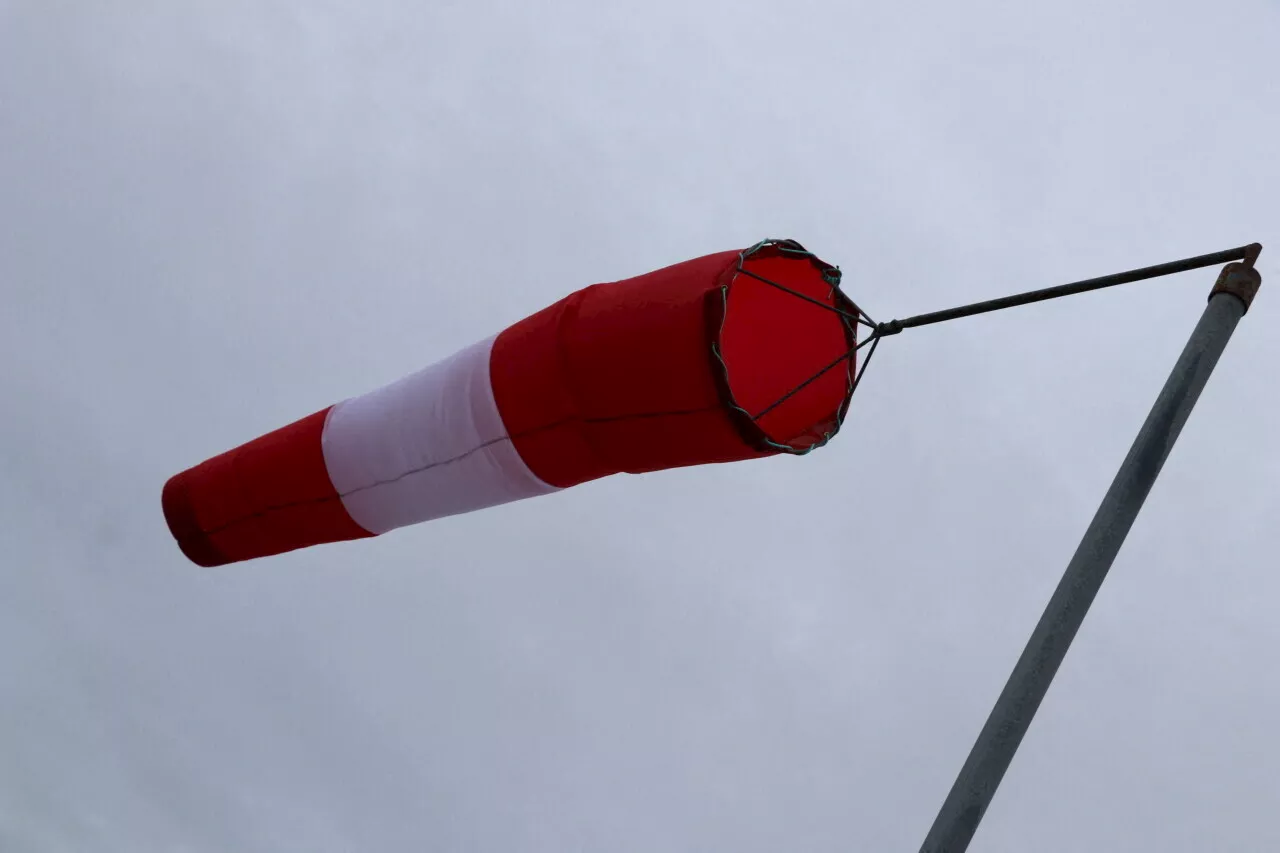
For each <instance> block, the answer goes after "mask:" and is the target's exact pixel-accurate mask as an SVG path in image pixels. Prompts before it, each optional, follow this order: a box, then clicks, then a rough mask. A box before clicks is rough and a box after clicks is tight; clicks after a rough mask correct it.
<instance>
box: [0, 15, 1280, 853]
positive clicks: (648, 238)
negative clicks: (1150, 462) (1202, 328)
mask: <svg viewBox="0 0 1280 853" xmlns="http://www.w3.org/2000/svg"><path fill="white" fill-rule="evenodd" d="M784 9H785V11H784ZM1278 37H1280V8H1278V7H1277V6H1276V4H1275V3H1268V2H1235V0H1231V2H1224V3H1221V4H1218V5H1217V6H1216V8H1213V9H1212V10H1211V7H1210V6H1209V5H1207V4H1203V3H1190V2H1178V3H1167V2H1164V3H1162V2H1145V3H1113V2H1084V3H1082V2H1079V0H1072V2H1054V3H1035V4H1020V5H1019V4H1007V3H993V2H976V3H965V4H960V5H957V4H949V3H940V2H934V3H906V2H900V3H892V4H890V3H880V4H859V3H848V2H830V0H827V2H794V3H791V4H789V5H785V4H784V5H783V6H779V5H778V4H772V3H763V2H755V0H751V2H738V3H729V2H723V0H719V2H711V1H710V0H685V2H678V3H677V2H669V0H649V2H645V3H631V2H627V3H587V2H571V3H569V2H562V3H546V4H538V3H524V4H519V3H497V2H487V0H469V2H431V3H409V2H393V1H392V0H371V2H364V3H359V4H357V3H336V2H314V0H313V2H306V3H304V2H298V0H289V2H284V0H216V2H215V0H200V2H197V0H191V2H185V3H163V2H155V1H154V0H153V2H144V0H105V1H104V2H96V3H88V2H75V0H0V294H2V295H3V302H2V303H0V306H2V307H0V363H2V364H3V367H2V368H0V398H2V399H3V400H4V414H3V417H2V418H0V848H2V849H3V850H4V851H6V853H8V851H13V853H46V851H48V853H54V851H59V853H60V851H76V853H84V851H129V853H137V851H174V853H177V851H184V853H195V851H200V853H205V851H209V853H213V851H229V850H235V851H238V853H257V852H258V851H264V852H265V851H272V853H276V851H286V850H287V851H306V853H339V851H343V852H344V853H345V851H353V850H359V851H410V850H413V851H418V850H431V851H495V853H496V852H497V851H503V853H507V852H508V851H557V853H558V851H568V850H575V851H576V850H583V851H597V850H598V851H611V853H631V851H635V853H640V851H644V853H651V851H657V850H662V851H712V850H716V851H721V850H723V851H735V853H750V851H761V853H763V851H779V850H788V851H814V853H817V852H818V851H848V850H867V851H873V850H874V851H891V850H915V849H916V848H917V847H918V845H919V843H920V841H921V840H922V839H923V836H924V833H925V830H926V829H927V828H928V825H929V823H930V821H931V820H932V818H933V815H934V813H935V811H936V809H937V807H938V805H939V803H940V802H941V799H942V797H943V796H944V794H945V793H946V790H947V788H948V787H949V786H950V784H951V781H952V779H953V777H954V774H955V772H956V771H957V769H958V768H959V766H960V764H961V762H962V760H963V758H964V756H965V754H966V752H967V751H968V749H969V746H970V744H971V743H972V740H973V737H974V736H975V735H976V733H977V731H978V728H979V727H980V725H981V723H982V720H983V719H984V717H985V715H986V713H987V711H988V709H989V707H990V704H991V702H992V700H993V699H994V698H995V696H996V694H997V692H998V691H999V688H1000V686H1001V685H1002V684H1003V682H1004V679H1005V678H1006V677H1007V675H1008V672H1009V669H1010V667H1011V666H1012V664H1013V661H1014V660H1015V659H1016V657H1017V654H1018V653H1019V651H1020V650H1021V648H1022V645H1023V643H1024V642H1025V640H1026V637H1027V635H1028V634H1029V632H1030V630H1031V628H1032V626H1033V624H1034V622H1035V620H1036V618H1037V617H1038V616H1039V613H1040V611H1041V608H1042V607H1043V605H1044V603H1045V601H1046V600H1047V598H1048V596H1049V594H1050V592H1051V590H1052V588H1053V586H1054V584H1055V583H1056V582H1057V580H1058V577H1059V576H1060V574H1061V571H1062V568H1063V566H1064V565H1065V563H1066V560H1067V559H1068V557H1069V556H1070V553H1071V551H1072V550H1073V549H1074V547H1075V545H1076V543H1077V541H1078V539H1079V536H1080V534H1081V532H1082V531H1083V530H1084V527H1085V525H1086V524H1087V522H1088V520H1089V518H1090V516H1091V515H1092V513H1093V511H1094V508H1095V507H1096V504H1097V501H1098V499H1099V498H1100V497H1101V495H1102V492H1103V491H1104V490H1105V488H1106V486H1107V484H1108V482H1109V481H1110V478H1111V476H1112V474H1113V473H1114V470H1115V467H1116V465H1117V464H1118V463H1119V461H1120V459H1121V458H1122V457H1123V455H1124V453H1125V451H1126V450H1127V447H1128V445H1129V442H1130V441H1131V440H1132V438H1133V435H1134V434H1135V432H1136V430H1137V428H1138V426H1139V425H1140V423H1141V421H1142V418H1143V417H1144V416H1145V413H1146V411H1147V408H1148V407H1149V405H1150V403H1151V401H1152V400H1153V399H1154V397H1155V395H1156V392H1157V391H1158V389H1159V387H1160V384H1161V383H1162V382H1163V380H1164V377H1165V375H1166V374H1167V371H1168V369H1169V367H1170V366H1171V364H1172V362H1173V359H1174V358H1175V357H1176V355H1177V353H1178V351H1179V350H1180V348H1181V347H1182V344H1183V343H1184V341H1185V339H1186V336H1187V334H1188V333H1189V331H1190V330H1191V328H1192V326H1193V325H1194V324H1195V321H1196V319H1197V317H1198V315H1199V312H1200V311H1201V309H1202V306H1203V304H1204V299H1205V295H1206V294H1207V292H1208V288H1209V286H1210V284H1211V282H1212V279H1213V276H1214V272H1213V271H1202V272H1198V273H1192V274H1187V275H1182V276H1178V277H1175V278H1172V279H1165V280H1162V281H1159V282H1153V283H1147V284H1142V285H1135V286H1132V287H1130V288H1128V289H1124V290H1121V291H1111V292H1105V293H1101V294H1093V295H1090V296H1085V297H1079V298H1077V299H1075V300H1071V301H1068V302H1059V303H1055V304H1052V305H1042V306H1036V307H1029V308H1024V309H1019V310H1018V311H1016V312H1005V313H1003V314H999V315H992V316H988V317H983V318H978V319H973V320H970V321H965V322H963V323H956V324H950V325H946V326H939V327H935V328H931V329H927V330H919V331H916V332H911V333H909V334H904V335H902V336H901V337H899V338H895V339H892V340H890V341H888V342H886V344H885V345H884V346H883V347H881V349H880V353H879V354H878V355H877V358H876V362H875V363H874V364H873V369H872V371H871V372H870V374H869V375H868V379H867V381H866V383H865V384H864V386H863V387H862V388H861V389H860V391H859V394H858V399H857V401H856V404H855V407H854V410H853V413H852V415H851V418H850V421H849V424H848V426H847V428H846V431H845V432H844V433H842V434H841V436H840V437H839V438H838V440H836V441H835V442H833V444H832V445H831V446H829V447H828V448H825V449H824V450H822V451H821V452H819V453H816V454H814V455H812V456H809V457H805V458H802V459H793V458H784V459H775V460H769V461H764V462H757V463H750V464H742V465H735V466H723V467H716V468H704V469H694V470H687V471H680V472H669V473H664V474H660V475H653V476H645V477H626V478H615V479H612V480H606V481H602V482H598V483H594V484H591V485H589V486H585V487H582V488H578V489H573V490H570V491H569V492H566V493H563V494H560V495H556V496H552V497H547V498H539V499H536V500H532V501H527V502H524V503H520V504H515V505H510V506H505V507H499V508H496V509H493V510H489V511H486V512H483V513H479V514H474V515H469V516H463V517H458V518H452V519H446V520H443V521H439V522H435V523H432V524H429V525H424V526H420V527H416V528H412V529H408V530H403V531H399V532H396V533H393V534H390V535H388V536H386V537H384V538H380V539H378V540H373V541H364V542H357V543H351V544H346V545H340V546H332V547H328V548H321V549H313V550H309V551H305V552H300V553H295V554H291V555H286V556H282V557H279V558H274V559H270V560H264V561H260V562H255V563H252V564H246V565H241V566H234V567H229V568H226V569H222V570H215V571H210V570H200V569H197V568H196V567H194V566H192V565H191V564H189V563H187V562H186V561H185V560H184V559H183V557H182V556H181V555H180V553H179V552H178V550H177V548H176V547H175V546H174V544H173V542H172V540H171V539H170V538H169V535H168V532H167V530H166V529H165V527H164V522H163V519H162V516H161V513H160V500H159V499H160V488H161V486H162V484H163V482H164V480H165V478H167V477H168V476H169V475H170V474H172V473H174V472H176V471H178V470H181V469H182V468H185V467H187V466H188V465H191V464H193V463H195V462H198V461H200V460H201V459H203V458H205V457H207V456H209V455H211V454H213V453H217V452H219V451H221V450H223V449H226V448H227V447H229V446H232V445H234V444H238V443H240V442H241V441H244V440H246V439H248V438H252V437H253V436H255V435H257V434H259V433H261V432H263V431H266V430H269V429H272V428H274V427H276V426H279V425H281V424H284V423H286V422H288V421H290V420H293V419H294V418H296V417H299V416H301V415H304V414H307V413H309V412H312V411H314V410H316V409H318V408H320V407H322V406H324V405H327V404H328V403H331V402H334V401H336V400H339V399H341V398H343V397H346V396H349V395H353V394H356V393H360V392H362V391H364V390H367V389H369V388H372V387H375V386H376V385H379V384H381V383H383V382H386V381H388V380H390V379H393V378H396V377H398V376H400V375H401V374H403V373H406V372H408V371H410V370H413V369H416V368H417V367H419V366H421V365H423V364H426V363H428V362H431V361H434V360H436V359H438V358H440V357H442V356H444V355H447V354H449V353H451V352H452V351H454V350H455V349H457V348H458V347H460V346H463V345H465V344H468V343H470V342H471V341H473V340H475V339H477V338H480V337H484V336H486V335H488V334H490V333H491V332H494V331H497V330H499V329H501V328H503V327H504V326H506V325H508V324H509V323H511V322H513V321H515V320H517V319H519V318H521V317H523V316H525V315H526V314H528V313H530V312H531V311H533V310H536V309H537V308H540V307H542V306H543V305H545V304H547V303H549V302H551V301H553V300H555V299H557V298H559V297H560V296H561V295H563V294H565V293H567V292H569V291H570V290H573V289H576V288H578V287H581V286H583V285H585V284H589V283H592V282H595V281H602V280H610V279H615V278H619V277H624V276H628V275H633V274H636V273H640V272H644V271H647V270H649V269H653V268H655V267H659V266H662V265H665V264H667V263H671V262H674V261H678V260H682V259H684V258H687V257H692V256H695V255H700V254H704V253H706V252H711V251H719V250H722V249H726V248H734V247H741V246H745V245H748V244H750V243H752V242H754V241H756V240H758V239H760V238H762V237H766V236H792V237H795V238H797V239H799V240H801V241H802V242H804V243H805V244H806V245H807V246H808V247H809V248H811V249H813V250H815V251H816V252H818V253H819V254H821V255H822V256H823V257H824V258H826V259H827V260H830V261H832V262H834V263H839V264H841V265H842V267H843V268H844V269H845V271H846V279H845V280H846V282H847V285H848V288H849V290H850V291H851V293H853V294H854V295H855V298H857V299H858V300H859V301H860V302H862V303H863V304H864V305H865V307H866V308H867V310H868V311H870V312H871V313H872V314H873V315H875V316H876V317H877V318H888V317H892V316H895V315H896V316H903V315H906V314H911V313H915V312H917V311H923V310H931V309H934V308H941V307H947V306H949V305H951V304H953V303H957V302H963V301H969V300H973V299H980V298H986V297H990V296H996V295H1001V294H1004V293H1007V292H1012V291H1015V290H1020V289H1027V288H1031V287H1040V286H1044V285H1048V284H1052V283H1057V282H1059V281H1066V280H1070V279H1073V278H1082V277H1086V276H1091V275H1095V274H1102V273H1105V272H1110V271H1113V270H1118V269H1124V268H1128V267H1131V266H1140V265H1145V264H1148V263H1155V262H1159V261H1162V260H1167V259H1172V258H1175V257H1181V256H1184V255H1189V254H1197V253H1200V252H1207V251H1213V250H1216V249H1219V248H1225V247H1229V246H1236V245H1240V244H1242V243H1246V242H1249V241H1253V240H1259V241H1261V242H1263V243H1264V244H1268V246H1269V248H1268V249H1267V251H1265V252H1264V253H1263V256H1262V262H1261V264H1260V267H1261V269H1262V272H1263V277H1264V286H1263V290H1262V293H1261V295H1260V296H1259V298H1258V301H1257V303H1256V304H1255V306H1254V309H1253V310H1252V311H1251V312H1250V314H1249V315H1248V317H1247V318H1246V319H1245V321H1244V322H1243V323H1242V324H1241V326H1240V328H1239V330H1238V332H1237V334H1236V337H1235V339H1234V340H1233V341H1232V343H1231V345H1230V347H1229V348H1228V350H1227V353H1226V355H1225V356H1224V358H1223V359H1222V361H1221V362H1220V364H1219V367H1218V371H1217V373H1216V374H1215V375H1214V377H1213V378H1212V380H1211V381H1210V384H1209V387H1208V389H1207V391H1206V392H1205V394H1204V396H1203V397H1202V398H1201V402H1200V405H1199V408H1198V410H1197V411H1196V412H1195V414H1194V416H1193V417H1192V419H1191V421H1190V423H1189V424H1188V426H1187V428H1186V430H1185V432H1184V433H1183V436H1182V438H1181V440H1180V443H1179V445H1178V447H1177V448H1176V450H1175V452H1174V454H1173V456H1172V458H1171V459H1170V461H1169V463H1168V465H1167V466H1166V468H1165V471H1164V474H1163V476H1162V478H1161V481H1160V483H1159V484H1158V486H1157V488H1156V490H1155V492H1154V494H1153V495H1152V497H1151V499H1150V501H1149V502H1148V504H1147V507H1146V509H1145V510H1144V512H1143V514H1142V516H1141V517H1140V518H1139V521H1138V524H1137V526H1136V528H1135V529H1134V531H1133V533H1132V535H1131V537H1130V539H1129V542H1128V543H1127V545H1126V547H1125V549H1124V550H1123V552H1122V553H1121V555H1120V558H1119V560H1118V561H1117V564H1116V566H1115V570H1114V571H1113V573H1112V575H1111V577H1110V578H1109V579H1108V581H1107V584H1106V586H1105V587H1104V589H1103V592H1102V594H1101V596H1100V597H1099V599H1098V601H1097V603H1096V605H1095V607H1094V609H1093V611H1092V612H1091V614H1090V616H1089V619H1088V620H1087V622H1086V623H1085V626H1084V629H1083V631H1082V632H1081V634H1080V636H1079V638H1078V640H1077V642H1076V645H1075V646H1074V648H1073V649H1072V652H1071V654H1070V656H1069V657H1068V660H1067V662H1066V664H1065V666H1064V667H1063V669H1062V671H1061V673H1060V674H1059V677H1058V679H1057V682H1056V683H1055V686H1054V688H1053V690H1052V691H1051V692H1050V695H1049V697H1048V699H1047V701H1046V703H1045V705H1044V707H1043V708H1042V710H1041V712H1040V714H1039V716H1038V718H1037V720H1036V723H1035V725H1034V726H1033V728H1032V731H1031V733H1030V735H1029V736H1028V738H1027V740H1026V741H1025V742H1024V744H1023V747H1022V749H1021V751H1020V753H1019V755H1018V757H1017V759H1016V761H1015V763H1014V765H1013V768H1012V769H1011V771H1010V773H1009V775H1008V776H1007V777H1006V779H1005V782H1004V784H1003V786H1002V788H1001V790H1000V792H999V795H998V796H997V798H996V800H995V803H994V804H993V806H992V808H991V810H990V812H989V813H988V815H987V817H986V819H985V821H984V823H983V825H982V828H981V829H980V831H979V834H978V836H977V838H976V839H975V841H974V844H973V847H972V848H971V849H972V850H974V851H975V853H976V851H982V852H983V853H993V851H1013V850H1037V851H1046V853H1050V852H1051V851H1079V850H1161V851H1202V850H1209V849H1213V850H1221V851H1235V850H1250V851H1253V850H1261V849H1275V848H1278V847H1280V828H1277V824H1276V822H1275V811H1276V806H1277V804H1280V731H1278V730H1277V723H1276V721H1277V719H1280V680H1278V679H1277V678H1276V673H1277V666H1276V661H1277V656H1278V655H1280V620H1277V619H1276V618H1275V615H1274V614H1275V612H1276V607H1277V605H1280V579H1278V578H1277V575H1276V568H1277V565H1280V561H1278V560H1277V559H1276V555H1277V553H1278V548H1280V525H1277V524H1276V523H1275V506H1276V494H1277V489H1278V488H1280V485H1278V484H1280V450H1277V448H1276V444H1275V437H1276V436H1277V435H1278V434H1280V401H1278V400H1277V395H1276V392H1275V390H1274V389H1275V388H1276V367H1277V357H1278V356H1280V342H1278V338H1277V335H1276V332H1275V330H1276V328H1277V323H1278V322H1280V299H1277V295H1276V293H1274V292H1271V291H1273V290H1274V289H1275V288H1276V287H1277V283H1276V279H1277V273H1280V260H1278V259H1280V227H1278V226H1280V214H1277V208H1276V204H1277V188H1278V185H1280V181H1278V180H1277V179H1278V178H1280V161H1278V159H1277V157H1276V154H1275V151H1276V147H1275V146H1276V140H1277V136H1278V133H1277V131H1280V118H1278V116H1280V51H1277V49H1276V43H1277V38H1278Z"/></svg>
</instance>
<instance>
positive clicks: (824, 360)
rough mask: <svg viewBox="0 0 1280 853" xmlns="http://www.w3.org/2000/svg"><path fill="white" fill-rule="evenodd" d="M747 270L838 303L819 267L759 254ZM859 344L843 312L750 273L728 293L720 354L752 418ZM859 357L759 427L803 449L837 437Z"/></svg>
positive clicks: (797, 395)
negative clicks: (839, 414)
mask: <svg viewBox="0 0 1280 853" xmlns="http://www.w3.org/2000/svg"><path fill="white" fill-rule="evenodd" d="M746 269H748V270H750V271H752V272H754V273H755V274H756V275H758V276H761V277H762V278H767V279H769V280H770V281H773V282H777V283H779V284H784V285H786V286H787V287H788V288H790V289H791V290H793V291H796V292H797V293H803V294H804V295H805V296H808V297H811V298H813V299H816V300H818V301H820V302H822V303H823V304H825V305H831V306H834V305H835V302H834V299H833V293H832V288H831V285H829V284H827V283H826V282H825V281H823V279H822V272H821V271H820V270H819V269H818V268H817V267H815V266H814V265H813V264H811V263H808V262H806V261H801V260H798V259H795V258H790V257H786V256H778V255H773V256H768V255H764V256H753V257H751V258H748V259H747V263H746ZM852 347H853V341H852V340H851V338H850V335H849V332H848V330H847V328H846V326H845V324H844V323H843V321H842V320H841V318H840V316H839V315H838V314H835V313H833V312H831V311H828V310H827V309H825V308H823V307H821V306H818V305H814V304H812V303H810V302H806V301H805V300H803V299H800V298H798V297H796V296H795V295H794V294H792V293H787V292H785V291H782V290H779V289H778V288H776V287H771V286H770V285H768V284H766V283H764V282H762V281H760V280H758V279H755V278H752V277H750V276H746V275H740V276H738V277H737V279H736V280H735V281H734V283H733V286H732V287H731V288H730V289H729V294H728V302H727V309H726V312H725V318H724V323H723V326H722V330H721V336H720V350H721V354H722V355H723V356H724V361H725V365H726V368H727V372H728V376H729V391H730V393H731V394H732V395H733V398H734V400H735V401H736V402H737V404H738V405H739V406H741V407H742V408H743V409H745V410H746V411H747V412H749V413H750V414H751V415H752V416H755V415H759V414H760V413H761V412H763V411H764V410H765V409H766V408H768V407H769V406H771V405H773V403H775V402H776V401H778V400H780V399H782V397H783V396H784V395H786V394H787V393H788V392H790V391H792V390H793V389H795V388H796V386H798V385H800V384H801V383H803V382H804V381H805V380H806V379H808V378H809V377H811V376H813V375H814V374H817V373H819V371H821V370H822V369H823V368H824V367H826V366H827V365H829V364H831V363H832V362H833V361H836V360H837V359H839V358H840V356H841V355H843V354H844V353H846V352H848V351H849V350H850V349H851V348H852ZM852 370H853V359H849V360H848V361H845V362H842V363H840V364H838V365H836V366H835V367H833V368H831V369H830V370H828V371H827V372H826V373H822V374H821V375H820V376H819V377H818V378H817V379H815V380H813V381H812V382H810V383H809V384H808V385H805V386H804V387H803V388H801V389H800V390H799V391H797V392H796V393H795V394H794V395H792V396H791V397H788V398H787V399H786V401H785V402H783V403H781V404H780V405H778V406H777V408H774V409H772V410H771V411H769V412H768V413H767V414H765V415H764V416H763V417H760V418H759V419H758V420H757V421H756V423H757V425H758V426H759V428H760V429H761V430H762V431H763V432H764V434H765V435H766V436H767V437H768V438H769V439H770V440H772V441H774V442H777V443H779V444H786V445H788V446H791V447H794V448H796V449H804V448H807V447H809V446H811V445H813V444H815V443H819V442H821V441H822V440H823V438H824V434H826V433H833V432H835V430H836V428H837V426H838V424H837V419H836V414H837V408H838V406H839V405H840V404H841V403H842V402H843V400H844V398H845V396H846V395H847V393H848V390H849V384H850V382H851V381H852V375H851V371H852Z"/></svg>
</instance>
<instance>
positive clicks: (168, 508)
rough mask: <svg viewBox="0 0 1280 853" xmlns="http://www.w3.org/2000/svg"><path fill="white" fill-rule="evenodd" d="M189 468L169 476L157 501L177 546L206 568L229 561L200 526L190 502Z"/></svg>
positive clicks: (187, 556) (197, 563)
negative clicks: (188, 488)
mask: <svg viewBox="0 0 1280 853" xmlns="http://www.w3.org/2000/svg"><path fill="white" fill-rule="evenodd" d="M188 479H189V472H187V471H183V472H182V473H181V474H177V475H175V476H173V477H170V478H169V480H168V481H167V482H166V483H165V484H164V491H162V492H161V493H160V505H161V507H162V508H163V509H164V520H165V523H167V524H168V525H169V532H170V533H171V534H172V535H173V538H174V540H175V541H176V542H177V543H178V548H179V549H181V551H182V553H183V554H184V555H185V556H186V558H187V559H188V560H190V561H191V562H193V563H195V564H196V565H197V566H204V567H206V568H209V567H212V566H222V565H225V564H227V563H229V562H231V561H230V560H228V559H227V558H226V557H225V556H224V555H223V554H222V552H220V551H219V550H218V547H217V546H216V545H215V544H214V543H213V539H212V537H210V536H209V534H208V533H206V532H205V531H204V530H203V529H201V527H200V522H199V520H197V518H196V512H195V508H194V507H193V506H192V505H191V496H190V494H189V493H188V492H187V481H188Z"/></svg>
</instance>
